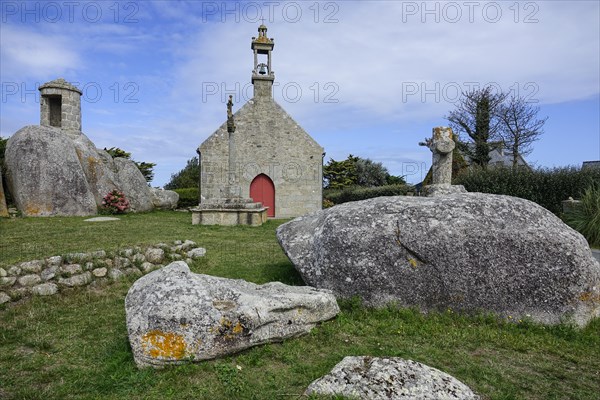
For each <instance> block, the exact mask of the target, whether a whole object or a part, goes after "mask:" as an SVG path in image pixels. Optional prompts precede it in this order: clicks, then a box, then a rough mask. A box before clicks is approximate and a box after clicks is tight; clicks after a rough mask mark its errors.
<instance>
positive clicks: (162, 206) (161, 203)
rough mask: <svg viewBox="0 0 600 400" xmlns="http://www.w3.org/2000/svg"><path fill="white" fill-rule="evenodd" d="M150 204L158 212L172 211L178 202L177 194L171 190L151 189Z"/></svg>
mask: <svg viewBox="0 0 600 400" xmlns="http://www.w3.org/2000/svg"><path fill="white" fill-rule="evenodd" d="M151 190H152V204H153V205H154V207H155V208H157V209H159V210H174V209H176V208H177V203H178V202H179V194H178V193H177V192H174V191H172V190H164V189H157V188H151Z"/></svg>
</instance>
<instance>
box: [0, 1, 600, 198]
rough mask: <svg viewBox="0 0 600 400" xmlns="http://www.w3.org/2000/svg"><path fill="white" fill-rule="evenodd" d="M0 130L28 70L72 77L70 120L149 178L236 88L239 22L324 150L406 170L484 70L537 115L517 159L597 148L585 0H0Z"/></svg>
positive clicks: (171, 161)
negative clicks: (263, 28) (75, 110)
mask: <svg viewBox="0 0 600 400" xmlns="http://www.w3.org/2000/svg"><path fill="white" fill-rule="evenodd" d="M0 4H1V13H2V20H1V25H0V48H1V50H0V57H1V58H0V74H1V84H2V94H1V95H2V98H1V103H0V107H1V111H0V135H1V136H2V137H7V136H10V135H12V134H13V133H14V132H16V131H17V130H18V129H20V128H21V127H23V126H25V125H30V124H39V96H38V95H37V86H39V84H42V83H44V82H47V81H50V80H53V79H56V78H58V77H63V78H65V79H66V80H68V81H70V82H73V83H76V84H77V85H78V86H79V87H80V88H81V89H82V90H83V91H84V96H83V99H82V124H83V132H84V133H85V134H86V135H87V136H88V137H90V139H92V141H94V143H95V144H96V146H97V147H100V148H103V147H113V146H116V147H120V148H122V149H124V150H126V151H129V152H131V153H132V155H133V158H134V159H135V160H138V161H149V162H155V163H157V164H158V165H157V166H156V167H155V179H154V181H153V186H162V185H164V184H165V183H167V182H168V180H169V178H170V175H171V174H172V173H174V172H177V171H179V170H180V169H181V168H183V167H184V166H185V163H186V161H187V160H188V159H190V158H191V157H193V156H195V155H196V153H195V150H196V148H197V147H198V145H199V144H200V143H201V142H202V141H203V140H204V139H206V138H207V137H208V136H209V135H210V134H211V133H212V132H214V131H215V130H216V129H217V127H218V126H219V125H220V124H221V123H222V122H224V121H225V118H226V107H225V103H226V97H227V96H228V95H229V94H232V95H234V103H235V106H234V111H235V110H237V109H238V108H239V107H241V106H242V104H243V103H244V102H245V101H247V100H248V99H249V97H251V93H252V88H251V86H250V73H251V69H252V62H253V56H252V52H251V50H250V41H251V37H252V36H256V35H257V28H258V26H259V25H260V23H261V20H260V18H261V17H262V18H264V22H265V24H266V25H267V26H268V28H269V30H268V36H269V37H273V38H274V39H275V49H274V52H273V71H274V72H275V79H276V83H277V86H275V88H274V97H275V99H276V101H278V102H279V103H280V104H281V105H282V106H283V107H284V108H285V109H286V110H287V111H288V113H290V114H291V115H292V116H293V117H294V119H295V120H296V121H297V122H298V123H299V124H300V125H301V126H302V127H303V128H304V129H305V130H306V131H307V132H309V133H310V134H311V135H312V136H313V137H314V138H315V139H316V140H317V141H318V142H319V143H320V144H321V145H322V146H323V147H324V148H325V151H326V152H327V156H326V160H328V159H329V158H330V157H333V158H334V159H343V158H345V157H346V156H347V155H348V154H350V153H352V154H354V155H358V156H361V157H368V158H371V159H373V160H375V161H380V162H382V163H383V164H384V165H385V166H386V167H387V168H388V169H389V170H390V172H391V173H392V174H395V175H408V180H409V182H412V183H417V182H419V181H420V180H421V178H422V176H423V175H424V174H425V173H426V172H427V169H428V168H429V166H430V164H431V153H430V152H429V150H428V149H426V148H424V147H419V146H418V142H419V141H422V140H423V138H425V137H426V136H429V135H430V134H431V129H432V128H433V127H434V126H442V125H446V124H447V121H445V119H444V116H445V115H447V114H448V112H449V111H450V110H451V109H453V107H454V102H455V101H456V100H457V98H458V92H459V91H460V90H468V89H469V88H472V87H476V86H479V87H483V86H485V85H487V84H493V85H495V86H496V87H498V88H501V89H502V90H503V91H506V92H509V91H512V92H513V93H514V92H517V91H518V94H519V95H521V96H525V97H527V98H528V99H529V100H530V101H534V102H536V104H537V105H538V106H539V107H540V113H539V115H540V116H548V117H549V119H548V121H547V123H546V125H545V133H544V134H543V136H542V137H541V139H540V141H538V142H537V143H535V145H534V151H533V153H532V154H531V155H530V156H528V157H527V161H528V162H530V163H531V164H533V165H536V166H546V167H553V166H564V165H581V163H582V162H583V161H587V160H600V2H598V1H566V2H561V1H520V2H516V1H496V2H493V1H473V2H463V1H457V2H447V1H443V2H440V1H438V2H435V1H431V2H423V1H360V2H359V1H323V2H316V1H288V2H283V1H264V2H263V1H254V2H225V1H186V2H175V1H121V2H116V1H77V2H67V1H64V2H63V1H49V2H48V1H31V2H20V1H3V2H1V3H0Z"/></svg>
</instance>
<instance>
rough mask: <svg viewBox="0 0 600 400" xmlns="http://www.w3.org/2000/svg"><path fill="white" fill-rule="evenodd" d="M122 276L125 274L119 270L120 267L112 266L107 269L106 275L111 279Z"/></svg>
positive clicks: (117, 278) (114, 279) (116, 279)
mask: <svg viewBox="0 0 600 400" xmlns="http://www.w3.org/2000/svg"><path fill="white" fill-rule="evenodd" d="M123 276H125V274H124V273H123V271H121V270H120V269H117V268H113V269H111V270H110V271H108V277H109V278H110V279H112V280H113V281H118V280H119V279H121V278H122V277H123Z"/></svg>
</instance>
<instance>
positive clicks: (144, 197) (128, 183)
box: [113, 157, 154, 211]
mask: <svg viewBox="0 0 600 400" xmlns="http://www.w3.org/2000/svg"><path fill="white" fill-rule="evenodd" d="M113 161H114V163H115V165H116V166H117V176H118V178H119V182H120V187H119V188H120V190H121V191H122V192H123V193H125V196H126V197H127V199H128V200H129V207H130V208H131V210H132V211H150V210H152V209H153V208H154V204H153V203H152V201H153V195H152V191H151V190H150V186H148V182H146V178H144V175H142V172H141V171H140V170H139V169H138V167H137V166H136V165H135V163H134V162H133V161H131V160H128V159H126V158H121V157H117V158H114V159H113Z"/></svg>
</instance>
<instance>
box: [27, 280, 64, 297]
mask: <svg viewBox="0 0 600 400" xmlns="http://www.w3.org/2000/svg"><path fill="white" fill-rule="evenodd" d="M31 293H33V294H37V295H39V296H52V295H53V294H56V293H58V286H56V284H54V283H49V282H48V283H42V284H41V285H37V286H34V287H32V288H31Z"/></svg>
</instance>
